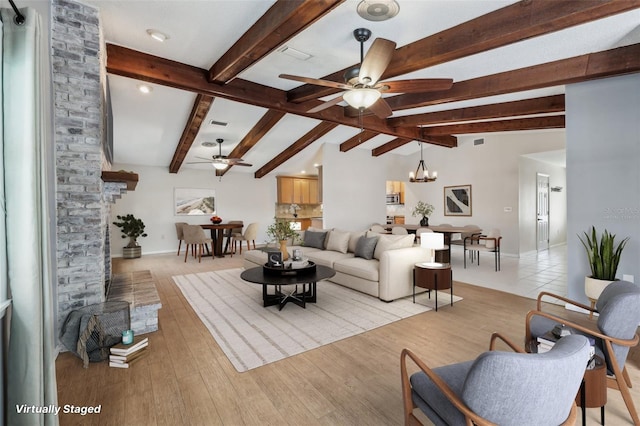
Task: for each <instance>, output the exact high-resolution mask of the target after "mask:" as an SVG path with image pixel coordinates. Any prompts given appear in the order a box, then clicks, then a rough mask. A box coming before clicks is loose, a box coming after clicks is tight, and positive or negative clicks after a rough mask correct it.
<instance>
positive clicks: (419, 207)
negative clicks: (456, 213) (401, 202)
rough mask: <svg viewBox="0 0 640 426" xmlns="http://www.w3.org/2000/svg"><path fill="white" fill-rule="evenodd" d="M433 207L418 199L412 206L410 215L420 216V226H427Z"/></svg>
mask: <svg viewBox="0 0 640 426" xmlns="http://www.w3.org/2000/svg"><path fill="white" fill-rule="evenodd" d="M433 210H435V207H433V205H432V204H429V203H425V202H424V201H418V204H416V206H415V207H414V208H413V212H412V213H411V216H413V217H416V216H422V219H420V226H429V216H431V213H433Z"/></svg>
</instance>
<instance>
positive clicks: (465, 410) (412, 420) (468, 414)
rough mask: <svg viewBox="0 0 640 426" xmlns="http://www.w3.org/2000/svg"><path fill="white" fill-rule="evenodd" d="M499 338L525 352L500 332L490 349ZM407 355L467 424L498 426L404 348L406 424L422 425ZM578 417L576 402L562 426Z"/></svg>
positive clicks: (402, 358)
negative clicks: (470, 405)
mask: <svg viewBox="0 0 640 426" xmlns="http://www.w3.org/2000/svg"><path fill="white" fill-rule="evenodd" d="M497 339H500V340H502V341H503V342H504V343H506V344H507V345H508V346H509V347H510V348H511V349H512V350H514V351H515V352H519V353H525V350H524V349H522V348H521V347H519V346H518V345H516V344H515V343H513V341H511V340H510V339H508V338H506V337H504V336H503V335H501V334H500V333H493V334H492V335H491V340H490V344H489V348H490V350H494V348H495V342H496V340H497ZM407 357H409V358H411V360H412V361H413V362H414V363H415V364H416V365H417V366H418V367H419V368H420V370H422V371H423V372H424V373H425V374H426V375H427V376H428V377H429V379H431V381H433V383H434V384H435V385H436V386H437V387H438V389H440V391H441V392H442V393H443V394H444V396H446V397H447V399H449V401H451V403H452V404H453V405H454V406H455V407H456V408H457V409H458V410H459V411H460V412H461V413H462V414H463V415H464V416H465V419H466V424H467V426H473V425H476V426H497V425H496V424H495V423H492V422H490V421H488V420H487V419H485V418H483V417H480V416H478V415H477V414H476V413H474V412H473V411H471V409H470V408H469V407H468V406H467V405H466V404H465V403H464V402H463V401H462V400H461V399H460V398H459V397H458V396H457V395H456V394H455V393H454V392H453V391H452V390H451V388H450V387H449V385H447V384H446V383H445V382H444V381H443V380H442V379H441V378H440V376H438V375H437V374H436V373H435V372H434V371H433V370H432V369H431V368H429V367H428V366H427V365H426V364H425V363H424V362H423V361H422V360H420V359H419V358H418V357H417V356H416V355H415V354H414V353H413V352H411V351H410V350H409V349H403V350H402V352H401V354H400V377H401V379H402V401H403V405H404V424H405V426H410V425H411V426H417V425H422V422H420V420H419V419H418V418H417V417H416V416H415V415H414V414H413V410H414V409H415V408H417V407H416V405H415V404H414V403H413V399H412V398H411V383H410V382H409V374H408V373H407ZM577 417H578V414H577V408H576V404H575V402H574V403H573V404H572V406H571V411H570V412H569V417H568V418H567V420H565V421H564V423H562V425H561V426H565V425H573V424H574V423H575V421H576V419H577Z"/></svg>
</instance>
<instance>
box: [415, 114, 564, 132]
mask: <svg viewBox="0 0 640 426" xmlns="http://www.w3.org/2000/svg"><path fill="white" fill-rule="evenodd" d="M564 127H565V118H564V115H552V116H548V117H532V118H515V119H513V120H497V121H481V122H475V123H462V124H450V125H448V126H434V127H423V128H422V131H423V132H424V134H425V135H433V136H439V135H452V134H453V135H462V134H469V133H492V132H510V131H516V130H541V129H564Z"/></svg>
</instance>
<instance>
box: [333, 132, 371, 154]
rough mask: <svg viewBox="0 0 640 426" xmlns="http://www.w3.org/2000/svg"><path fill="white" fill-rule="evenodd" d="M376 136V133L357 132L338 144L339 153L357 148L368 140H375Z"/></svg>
mask: <svg viewBox="0 0 640 426" xmlns="http://www.w3.org/2000/svg"><path fill="white" fill-rule="evenodd" d="M376 136H378V133H377V132H372V131H369V130H363V131H361V132H358V133H357V134H356V135H354V136H352V137H350V138H349V139H347V140H346V141H344V142H342V143H341V144H340V152H347V151H349V150H351V149H353V148H355V147H357V146H358V145H360V144H363V143H365V142H366V141H368V140H369V139H371V138H375V137H376Z"/></svg>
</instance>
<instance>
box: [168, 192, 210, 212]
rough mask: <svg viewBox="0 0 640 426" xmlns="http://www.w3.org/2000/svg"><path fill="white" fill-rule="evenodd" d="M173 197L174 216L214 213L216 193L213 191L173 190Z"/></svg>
mask: <svg viewBox="0 0 640 426" xmlns="http://www.w3.org/2000/svg"><path fill="white" fill-rule="evenodd" d="M173 196H174V211H175V215H176V216H186V215H212V214H215V213H216V192H215V191H214V190H213V189H198V188H175V189H174V193H173Z"/></svg>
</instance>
